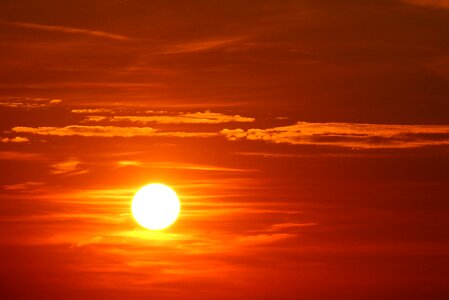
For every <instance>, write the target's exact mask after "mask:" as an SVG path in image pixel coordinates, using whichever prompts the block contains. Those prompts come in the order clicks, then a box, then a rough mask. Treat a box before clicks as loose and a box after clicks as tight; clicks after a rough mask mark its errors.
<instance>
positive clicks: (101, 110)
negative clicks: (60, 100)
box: [71, 108, 114, 114]
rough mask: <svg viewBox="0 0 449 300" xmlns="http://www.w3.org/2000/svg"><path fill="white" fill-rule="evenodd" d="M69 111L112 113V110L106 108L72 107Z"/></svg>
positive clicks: (76, 112)
mask: <svg viewBox="0 0 449 300" xmlns="http://www.w3.org/2000/svg"><path fill="white" fill-rule="evenodd" d="M71 112H72V113H74V114H98V113H112V112H114V111H113V110H111V109H107V108H78V109H72V110H71Z"/></svg>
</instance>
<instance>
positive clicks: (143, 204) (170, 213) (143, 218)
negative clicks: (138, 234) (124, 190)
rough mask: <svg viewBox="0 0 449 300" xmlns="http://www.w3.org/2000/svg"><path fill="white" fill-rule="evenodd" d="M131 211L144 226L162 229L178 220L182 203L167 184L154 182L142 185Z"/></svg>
mask: <svg viewBox="0 0 449 300" xmlns="http://www.w3.org/2000/svg"><path fill="white" fill-rule="evenodd" d="M131 211H132V214H133V216H134V219H135V220H136V221H137V223H139V224H140V225H141V226H142V227H145V228H147V229H151V230H160V229H164V228H167V227H169V226H170V225H172V224H173V223H174V222H175V221H176V219H177V218H178V216H179V213H180V211H181V203H180V201H179V198H178V195H176V192H175V191H174V190H173V189H171V188H170V187H168V186H166V185H165V184H160V183H153V184H149V185H146V186H144V187H142V188H141V189H140V190H139V191H138V192H137V193H136V194H135V195H134V198H133V201H132V204H131Z"/></svg>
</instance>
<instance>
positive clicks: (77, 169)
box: [50, 157, 88, 175]
mask: <svg viewBox="0 0 449 300" xmlns="http://www.w3.org/2000/svg"><path fill="white" fill-rule="evenodd" d="M50 172H51V173H52V174H66V175H78V174H84V173H87V172H88V170H87V169H83V168H82V167H81V161H80V160H78V159H77V158H74V157H72V158H69V159H68V160H66V161H62V162H59V163H55V164H52V165H51V170H50Z"/></svg>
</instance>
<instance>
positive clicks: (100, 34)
mask: <svg viewBox="0 0 449 300" xmlns="http://www.w3.org/2000/svg"><path fill="white" fill-rule="evenodd" d="M0 23H2V24H7V25H11V26H16V27H20V28H28V29H35V30H43V31H49V32H62V33H68V34H83V35H89V36H95V37H101V38H107V39H112V40H120V41H126V40H130V39H131V38H130V37H128V36H125V35H120V34H115V33H110V32H105V31H99V30H91V29H83V28H75V27H69V26H60V25H46V24H37V23H27V22H9V21H3V20H2V21H0Z"/></svg>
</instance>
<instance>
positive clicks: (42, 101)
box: [0, 98, 62, 108]
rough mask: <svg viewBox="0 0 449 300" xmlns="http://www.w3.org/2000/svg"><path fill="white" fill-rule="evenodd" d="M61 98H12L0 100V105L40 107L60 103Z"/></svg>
mask: <svg viewBox="0 0 449 300" xmlns="http://www.w3.org/2000/svg"><path fill="white" fill-rule="evenodd" d="M61 102H62V100H61V99H47V98H12V99H7V100H2V101H0V106H2V107H11V108H40V107H49V106H52V105H55V104H59V103H61Z"/></svg>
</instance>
